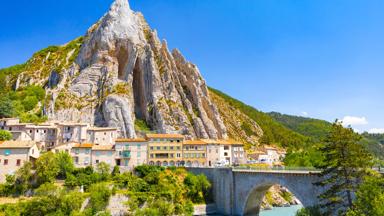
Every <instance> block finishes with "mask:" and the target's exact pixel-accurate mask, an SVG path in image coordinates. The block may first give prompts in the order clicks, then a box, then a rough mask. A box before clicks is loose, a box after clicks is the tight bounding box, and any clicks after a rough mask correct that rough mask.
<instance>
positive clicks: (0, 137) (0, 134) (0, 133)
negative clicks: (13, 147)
mask: <svg viewBox="0 0 384 216" xmlns="http://www.w3.org/2000/svg"><path fill="white" fill-rule="evenodd" d="M11 139H12V134H11V133H10V132H9V131H5V130H0V141H5V140H11Z"/></svg>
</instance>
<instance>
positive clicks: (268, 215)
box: [260, 205, 303, 216]
mask: <svg viewBox="0 0 384 216" xmlns="http://www.w3.org/2000/svg"><path fill="white" fill-rule="evenodd" d="M302 207H303V206H302V205H294V206H290V207H276V208H273V209H272V210H267V211H262V212H261V213H260V216H295V215H296V212H297V210H299V209H301V208H302Z"/></svg>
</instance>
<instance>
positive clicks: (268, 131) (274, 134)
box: [210, 88, 310, 149]
mask: <svg viewBox="0 0 384 216" xmlns="http://www.w3.org/2000/svg"><path fill="white" fill-rule="evenodd" d="M210 92H211V94H212V93H213V94H215V95H216V96H218V97H220V98H222V99H224V100H225V101H226V103H227V106H230V107H232V108H234V109H237V110H239V111H240V112H242V113H244V114H245V115H246V116H248V117H249V118H250V119H252V120H254V121H255V122H257V123H258V124H259V126H260V127H261V129H262V130H263V133H264V135H263V137H262V138H261V140H260V143H261V144H276V145H278V146H282V147H286V148H293V149H296V148H298V149H301V148H303V147H304V146H306V145H308V144H310V138H309V137H307V136H304V135H302V134H299V133H297V132H295V131H293V130H290V129H289V128H287V127H285V126H284V125H283V124H281V123H279V122H277V121H276V120H274V119H273V118H272V117H271V116H269V115H268V114H266V113H264V112H261V111H259V110H257V109H255V108H254V107H252V106H249V105H246V104H244V103H243V102H241V101H239V100H236V99H234V98H232V97H230V96H228V95H226V94H224V93H223V92H221V91H219V90H216V89H213V88H210ZM214 101H215V100H214ZM218 109H219V110H220V109H221V106H220V105H218ZM224 122H226V121H225V119H224ZM232 138H236V137H232Z"/></svg>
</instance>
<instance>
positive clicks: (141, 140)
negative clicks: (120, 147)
mask: <svg viewBox="0 0 384 216" xmlns="http://www.w3.org/2000/svg"><path fill="white" fill-rule="evenodd" d="M115 142H147V140H146V139H144V138H136V139H129V138H120V139H116V140H115Z"/></svg>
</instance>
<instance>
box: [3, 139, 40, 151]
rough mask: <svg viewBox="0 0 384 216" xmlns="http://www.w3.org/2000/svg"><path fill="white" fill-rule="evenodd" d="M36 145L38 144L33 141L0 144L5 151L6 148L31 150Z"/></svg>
mask: <svg viewBox="0 0 384 216" xmlns="http://www.w3.org/2000/svg"><path fill="white" fill-rule="evenodd" d="M34 145H36V142H33V141H4V142H1V143H0V149H4V148H10V149H12V148H17V149H23V148H31V147H33V146H34Z"/></svg>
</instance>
